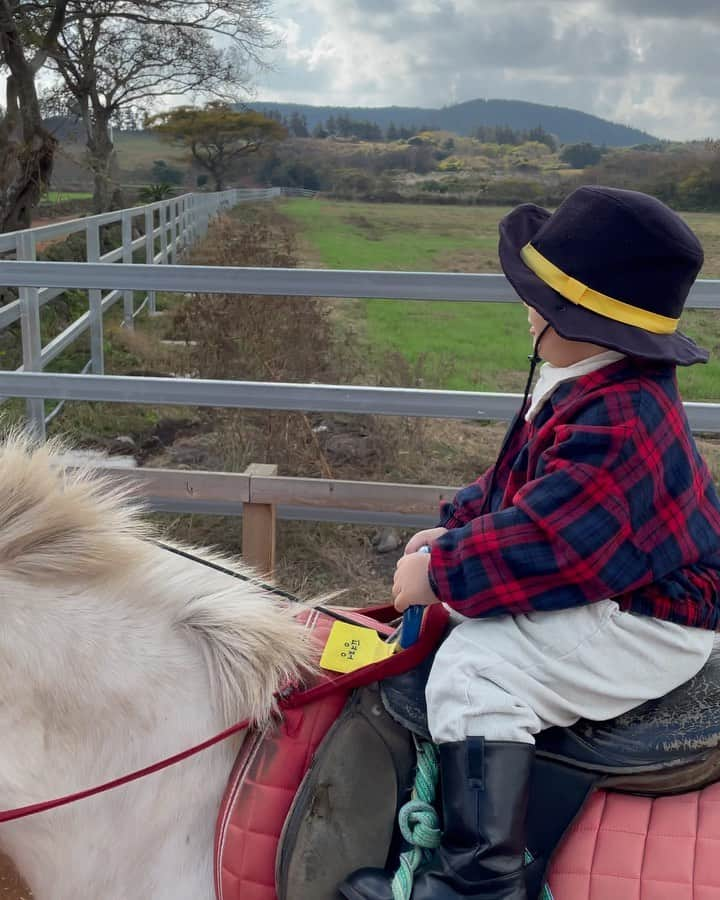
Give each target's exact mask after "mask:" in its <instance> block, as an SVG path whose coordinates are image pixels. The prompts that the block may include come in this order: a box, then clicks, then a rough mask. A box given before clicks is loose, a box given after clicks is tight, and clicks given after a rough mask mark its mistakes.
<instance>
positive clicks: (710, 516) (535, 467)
mask: <svg viewBox="0 0 720 900" xmlns="http://www.w3.org/2000/svg"><path fill="white" fill-rule="evenodd" d="M491 473H492V469H490V470H488V471H487V472H486V473H485V474H484V475H483V476H482V477H481V478H480V479H478V481H476V482H475V483H473V484H471V485H469V486H468V487H466V488H463V489H462V490H460V491H459V492H458V494H457V495H456V496H455V498H454V500H453V502H452V503H451V504H447V506H446V507H445V509H444V510H443V517H442V522H441V524H443V525H445V526H446V527H447V528H449V529H450V531H448V532H447V534H445V535H443V536H442V537H441V538H440V539H438V540H437V541H436V542H434V544H433V546H432V551H431V557H430V570H429V572H430V580H431V583H432V585H433V588H434V590H435V592H436V593H437V595H438V597H439V598H440V599H441V600H443V601H445V602H446V603H448V604H449V605H450V606H452V607H454V608H455V609H457V610H458V611H459V612H461V613H463V614H464V615H466V616H472V617H482V616H493V615H502V614H510V615H517V614H519V613H527V612H531V611H537V610H556V609H566V608H568V607H572V606H577V605H580V604H585V603H593V602H594V601H597V600H603V599H606V598H609V597H612V598H613V599H615V600H616V601H617V602H618V603H619V604H620V607H621V608H622V609H624V610H629V611H631V612H635V613H643V614H645V615H650V616H656V617H657V618H660V619H669V620H671V621H674V622H679V623H682V624H686V625H696V626H699V627H702V628H709V629H715V628H716V627H717V626H718V619H719V617H720V501H718V496H717V494H716V492H715V488H714V486H713V484H712V481H711V478H710V474H709V472H708V469H707V466H706V464H705V462H704V461H703V459H702V458H701V456H700V454H699V452H698V450H697V447H696V445H695V441H694V440H693V437H692V435H691V433H690V427H689V425H688V422H687V419H686V416H685V412H684V409H683V406H682V403H681V402H680V397H679V394H678V388H677V380H676V377H675V367H674V366H671V365H659V364H643V363H642V362H639V361H637V360H630V359H624V360H621V361H620V362H617V363H613V364H612V365H610V366H606V367H604V368H602V369H598V370H596V371H595V372H591V373H590V374H588V375H584V376H581V377H580V378H577V379H576V380H574V381H571V382H566V383H564V384H561V385H559V386H558V387H557V388H556V389H555V391H554V392H553V394H552V395H551V397H550V398H549V399H548V400H546V401H545V404H544V405H543V407H542V408H541V410H540V411H539V413H538V414H537V416H536V417H535V419H534V420H533V422H531V423H527V422H524V421H523V422H522V424H521V425H519V427H517V428H516V430H515V433H514V434H512V436H511V440H510V443H509V446H508V447H507V448H506V450H505V452H504V453H503V455H502V458H501V459H500V460H499V461H498V463H497V473H496V476H495V479H494V482H493V488H492V496H491V497H490V498H486V496H485V495H486V492H487V490H488V487H489V486H490V484H491ZM486 501H487V502H486Z"/></svg>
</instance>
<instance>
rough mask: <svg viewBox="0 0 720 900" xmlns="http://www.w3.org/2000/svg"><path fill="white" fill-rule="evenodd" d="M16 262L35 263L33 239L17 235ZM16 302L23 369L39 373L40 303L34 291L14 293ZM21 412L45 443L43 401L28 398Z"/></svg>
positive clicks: (40, 361) (21, 290) (40, 340)
mask: <svg viewBox="0 0 720 900" xmlns="http://www.w3.org/2000/svg"><path fill="white" fill-rule="evenodd" d="M16 257H17V259H22V260H26V261H27V262H34V261H35V258H36V256H35V235H34V234H32V232H30V231H21V232H20V233H19V234H18V237H17V244H16ZM18 299H19V301H20V326H21V333H22V351H23V369H24V371H25V372H42V337H41V335H40V302H39V291H38V289H37V288H32V287H21V288H19V289H18ZM25 409H26V411H27V419H28V423H29V428H30V430H31V431H32V433H33V434H34V436H35V437H37V438H38V439H39V440H41V441H44V440H45V401H44V400H43V399H42V398H41V397H31V398H30V399H29V400H27V401H26V406H25Z"/></svg>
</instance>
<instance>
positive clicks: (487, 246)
mask: <svg viewBox="0 0 720 900" xmlns="http://www.w3.org/2000/svg"><path fill="white" fill-rule="evenodd" d="M279 209H280V210H281V211H282V212H283V213H284V214H285V215H287V216H288V217H289V218H290V219H292V220H293V221H294V222H295V223H296V224H297V226H298V229H299V233H300V236H301V239H302V241H303V243H304V245H305V247H306V248H307V249H306V256H307V261H306V262H307V264H313V265H320V266H323V267H327V268H331V269H378V270H405V271H428V272H432V271H435V272H452V271H458V272H499V271H500V267H499V264H498V260H497V223H498V221H499V220H500V219H501V218H502V216H503V215H505V213H506V212H507V209H505V208H499V207H459V206H432V205H427V206H425V205H423V206H420V205H410V204H368V203H347V202H334V201H326V200H290V201H287V202H285V203H283V204H282V205H281V206H280V207H279ZM686 218H687V220H688V221H689V222H690V224H691V226H692V227H693V228H694V229H695V230H696V231H697V233H698V235H699V237H700V239H701V240H702V242H703V245H704V246H705V251H706V265H705V269H704V270H703V273H702V274H703V275H704V276H705V277H715V275H716V274H717V273H720V215H712V214H704V213H703V214H699V213H693V214H688V215H687V216H686ZM347 316H348V317H349V318H350V317H351V318H353V319H354V323H355V325H356V330H357V326H358V325H359V330H360V337H359V338H358V339H360V340H363V341H364V342H365V343H366V344H367V352H368V353H370V354H372V356H373V358H374V359H375V360H376V361H377V362H378V365H380V364H381V361H382V360H383V359H384V358H385V357H386V356H387V354H388V353H392V352H399V353H400V354H401V355H402V356H403V357H404V358H405V360H406V361H407V363H408V364H409V365H410V366H411V367H412V368H413V370H415V371H417V372H420V373H421V378H422V384H423V386H424V387H433V388H450V389H454V390H482V391H500V392H505V391H520V390H522V388H523V385H524V382H525V377H526V373H527V354H528V353H529V352H530V349H531V346H530V337H529V334H528V326H527V317H526V314H525V311H524V310H523V308H522V307H521V306H520V305H519V304H517V305H515V304H508V303H497V304H495V303H444V302H413V301H388V300H367V301H362V302H360V303H355V304H351V305H350V307H349V312H348V313H347ZM682 329H683V331H685V333H687V334H689V335H690V337H692V338H693V339H695V340H697V341H698V343H700V344H701V345H702V346H704V347H707V348H708V349H709V350H710V352H711V361H710V363H709V364H708V365H707V366H693V367H692V368H690V369H680V370H679V371H680V376H679V377H680V384H681V388H682V392H683V395H684V397H685V398H686V399H688V400H717V399H718V398H720V313H717V312H715V311H709V310H697V311H692V310H691V311H688V312H687V313H686V314H685V316H684V317H683V322H682Z"/></svg>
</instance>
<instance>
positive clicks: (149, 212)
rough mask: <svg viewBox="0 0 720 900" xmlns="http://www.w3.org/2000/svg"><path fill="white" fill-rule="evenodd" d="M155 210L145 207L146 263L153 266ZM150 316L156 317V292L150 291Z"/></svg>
mask: <svg viewBox="0 0 720 900" xmlns="http://www.w3.org/2000/svg"><path fill="white" fill-rule="evenodd" d="M154 232H155V210H154V209H153V208H152V206H146V207H145V262H146V263H147V264H148V265H149V266H151V265H152V264H153V263H154V262H155V234H154ZM147 296H148V315H149V316H154V315H155V313H156V311H157V310H156V308H155V291H148V294H147Z"/></svg>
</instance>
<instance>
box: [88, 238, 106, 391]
mask: <svg viewBox="0 0 720 900" xmlns="http://www.w3.org/2000/svg"><path fill="white" fill-rule="evenodd" d="M85 241H86V245H87V261H88V262H97V261H98V260H99V259H100V228H99V226H98V224H97V222H88V224H87V226H86V228H85ZM88 307H89V318H90V356H91V358H92V372H93V375H104V374H105V354H104V350H103V310H102V291H101V290H100V289H99V288H90V289H89V290H88Z"/></svg>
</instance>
